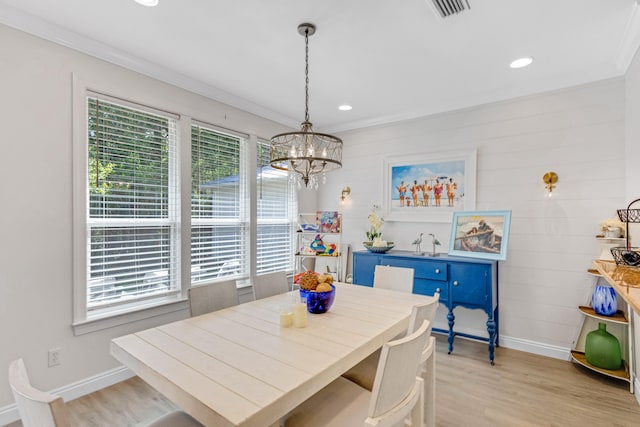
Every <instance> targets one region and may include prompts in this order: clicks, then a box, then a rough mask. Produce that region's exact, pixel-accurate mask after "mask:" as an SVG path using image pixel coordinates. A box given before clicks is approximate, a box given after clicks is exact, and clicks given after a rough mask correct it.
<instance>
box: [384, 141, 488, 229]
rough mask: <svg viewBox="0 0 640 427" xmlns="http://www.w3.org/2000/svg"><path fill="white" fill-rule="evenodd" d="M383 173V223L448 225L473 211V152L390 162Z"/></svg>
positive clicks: (440, 154) (439, 154)
mask: <svg viewBox="0 0 640 427" xmlns="http://www.w3.org/2000/svg"><path fill="white" fill-rule="evenodd" d="M385 171H386V172H387V177H386V178H387V179H385V186H386V188H385V202H386V203H385V219H389V220H403V219H404V220H414V221H420V220H423V221H428V220H435V221H447V220H450V219H451V213H452V212H454V211H460V210H469V209H473V208H474V207H475V206H474V205H475V151H473V152H472V153H470V154H469V153H438V154H431V155H421V156H410V157H409V158H407V159H405V160H398V159H391V160H389V161H388V162H387V165H386V168H385Z"/></svg>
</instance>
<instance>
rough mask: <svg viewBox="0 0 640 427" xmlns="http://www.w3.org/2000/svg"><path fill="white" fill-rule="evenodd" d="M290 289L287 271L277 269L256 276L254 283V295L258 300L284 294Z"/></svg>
mask: <svg viewBox="0 0 640 427" xmlns="http://www.w3.org/2000/svg"><path fill="white" fill-rule="evenodd" d="M289 290H290V289H289V281H288V280H287V273H285V272H284V271H275V272H273V273H267V274H262V275H260V276H256V280H255V282H254V283H253V296H254V298H255V299H256V300H259V299H262V298H267V297H270V296H273V295H278V294H283V293H285V292H289Z"/></svg>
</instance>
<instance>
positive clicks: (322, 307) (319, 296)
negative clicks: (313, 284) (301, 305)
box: [300, 285, 336, 314]
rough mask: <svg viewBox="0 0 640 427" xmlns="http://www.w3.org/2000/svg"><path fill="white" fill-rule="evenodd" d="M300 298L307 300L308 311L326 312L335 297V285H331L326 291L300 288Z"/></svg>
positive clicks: (315, 312)
mask: <svg viewBox="0 0 640 427" xmlns="http://www.w3.org/2000/svg"><path fill="white" fill-rule="evenodd" d="M300 298H301V299H306V300H307V311H308V312H309V313H314V314H320V313H326V312H327V311H329V309H330V308H331V305H332V304H333V300H334V299H336V287H335V286H333V285H331V290H330V291H328V292H313V291H307V290H305V289H300Z"/></svg>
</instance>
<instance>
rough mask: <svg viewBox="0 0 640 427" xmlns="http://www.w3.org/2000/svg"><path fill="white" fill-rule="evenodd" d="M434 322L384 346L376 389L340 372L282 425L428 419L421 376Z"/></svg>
mask: <svg viewBox="0 0 640 427" xmlns="http://www.w3.org/2000/svg"><path fill="white" fill-rule="evenodd" d="M428 323H429V322H426V321H425V322H424V324H423V325H422V326H421V327H420V328H418V329H417V330H416V331H415V332H414V333H413V334H411V335H407V336H406V337H404V338H400V339H398V340H394V341H390V342H388V343H385V344H384V346H383V347H382V353H381V355H380V362H379V364H378V371H377V373H376V379H375V382H374V386H373V390H371V391H368V390H366V389H364V388H362V387H360V386H358V385H357V384H355V383H353V382H351V381H349V380H347V379H345V378H343V377H340V378H338V379H337V380H335V381H333V382H332V383H331V384H329V385H328V386H327V387H325V388H323V389H322V390H320V391H319V392H318V393H316V394H315V395H313V396H312V397H311V398H309V399H307V400H306V401H305V402H303V403H302V404H301V405H300V406H298V407H297V408H296V409H294V410H293V411H291V412H290V413H289V414H288V415H287V416H286V417H285V418H284V419H283V420H282V422H281V425H284V426H289V427H296V426H304V427H315V426H322V427H345V426H357V425H364V426H378V427H392V426H396V425H404V421H405V420H410V423H411V425H413V426H419V425H422V423H423V410H424V405H423V403H422V393H423V386H422V382H423V380H422V378H420V377H418V376H416V373H417V371H418V368H419V366H420V360H421V357H422V349H423V348H424V347H425V343H426V341H427V338H428V337H427V334H426V331H427V329H428V327H429V324H428Z"/></svg>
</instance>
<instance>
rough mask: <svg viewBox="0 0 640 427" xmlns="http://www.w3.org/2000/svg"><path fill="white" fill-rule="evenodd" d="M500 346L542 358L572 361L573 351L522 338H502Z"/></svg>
mask: <svg viewBox="0 0 640 427" xmlns="http://www.w3.org/2000/svg"><path fill="white" fill-rule="evenodd" d="M500 346H501V347H505V348H511V349H513V350H520V351H526V352H527V353H533V354H538V355H540V356H546V357H552V358H554V359H560V360H567V361H568V360H571V349H570V348H566V347H558V346H555V345H549V344H543V343H539V342H536V341H529V340H523V339H520V338H513V337H505V336H504V335H503V336H500Z"/></svg>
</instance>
